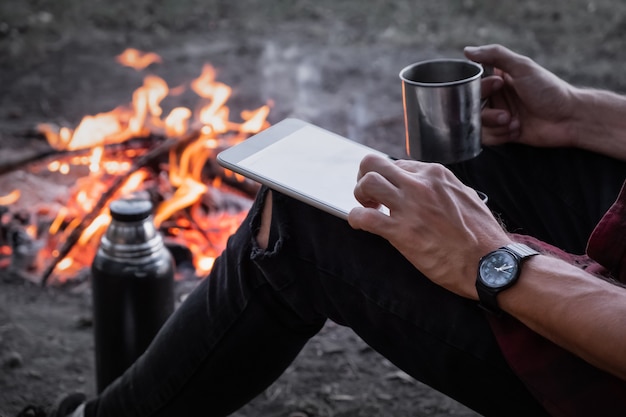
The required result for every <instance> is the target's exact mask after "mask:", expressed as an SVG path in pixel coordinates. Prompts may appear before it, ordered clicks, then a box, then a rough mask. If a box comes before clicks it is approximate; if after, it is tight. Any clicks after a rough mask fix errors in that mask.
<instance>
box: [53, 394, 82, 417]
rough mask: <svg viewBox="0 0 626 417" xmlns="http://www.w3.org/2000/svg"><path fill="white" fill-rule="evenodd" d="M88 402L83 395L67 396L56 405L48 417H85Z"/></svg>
mask: <svg viewBox="0 0 626 417" xmlns="http://www.w3.org/2000/svg"><path fill="white" fill-rule="evenodd" d="M86 400H87V397H86V396H85V394H82V393H74V394H69V395H66V396H64V397H62V398H60V399H59V400H58V401H57V402H56V403H55V405H54V406H53V407H52V409H51V410H50V412H49V413H48V416H47V417H83V415H84V414H83V409H84V405H83V404H85V401H86Z"/></svg>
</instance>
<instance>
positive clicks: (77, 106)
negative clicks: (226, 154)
mask: <svg viewBox="0 0 626 417" xmlns="http://www.w3.org/2000/svg"><path fill="white" fill-rule="evenodd" d="M625 35H626V2H622V1H621V0H554V1H551V2H546V1H535V0H526V1H516V2H508V1H497V0H440V1H428V0H397V1H394V2H391V1H383V0H364V1H355V0H351V1H343V2H337V1H334V0H296V1H292V2H289V1H285V0H266V1H260V0H242V1H238V2H229V1H227V0H204V1H199V0H158V1H155V0H151V1H148V0H131V1H120V0H108V1H106V2H104V1H95V0H94V1H90V2H84V1H81V0H54V1H53V0H20V1H18V0H5V1H3V2H1V3H0V162H1V163H6V162H7V161H9V160H10V159H11V158H17V157H21V156H24V155H28V154H29V153H31V152H35V151H36V150H37V149H40V148H41V147H45V144H43V143H42V142H41V141H40V140H39V139H37V138H36V137H34V135H33V134H32V132H33V129H34V127H35V126H36V125H37V124H38V123H42V122H53V123H57V124H62V125H68V126H75V125H76V123H77V122H78V121H79V120H80V119H81V118H82V116H84V115H86V114H96V113H98V112H102V111H108V110H111V109H112V108H114V107H116V106H117V105H119V104H124V103H127V102H129V101H130V94H131V92H132V91H133V90H134V89H135V88H137V87H138V86H140V85H141V79H142V78H143V76H144V75H145V74H146V72H141V73H138V72H136V71H134V70H131V69H129V68H124V67H121V66H120V65H118V64H117V63H116V62H115V61H114V57H115V56H116V55H117V54H119V53H120V52H121V51H122V50H124V49H125V48H127V47H134V48H138V49H141V50H144V51H153V52H156V53H158V54H159V55H160V56H161V57H162V58H163V63H162V64H160V65H157V66H153V67H151V68H150V72H152V73H155V74H157V75H159V76H161V77H163V78H164V79H165V80H167V81H168V83H169V84H170V85H177V84H179V83H183V82H187V81H189V80H190V79H192V78H195V77H197V76H198V75H199V73H200V70H201V67H202V64H204V63H205V62H209V63H211V64H213V65H214V66H215V67H216V68H217V69H218V71H219V75H218V79H219V80H220V81H223V82H225V83H227V84H229V85H231V86H233V87H234V89H235V91H234V95H233V97H232V99H231V102H230V105H231V107H232V109H233V111H234V114H237V112H238V111H239V110H243V109H251V108H256V107H258V106H259V105H262V104H264V103H266V102H267V101H268V100H271V101H272V102H273V103H274V105H273V108H272V112H271V114H270V121H271V122H276V121H279V120H281V119H282V118H284V117H287V116H292V117H299V118H302V119H305V120H308V121H311V122H313V123H316V124H319V125H320V126H323V127H325V128H327V129H330V130H333V131H336V132H338V133H340V134H343V135H345V136H348V137H350V138H351V139H354V140H356V141H359V142H362V143H365V144H368V145H370V146H373V147H376V148H379V149H381V150H383V151H385V152H388V153H390V154H394V155H397V156H402V155H403V144H402V141H403V121H402V107H401V102H400V94H401V93H400V85H399V81H398V75H397V74H398V72H399V71H400V69H401V68H402V67H404V66H405V65H407V64H409V63H411V62H413V61H416V60H420V59H424V58H429V57H438V56H460V55H461V50H462V47H463V46H464V45H467V44H484V43H496V42H497V43H502V44H504V45H507V46H509V47H511V48H513V49H515V50H517V51H519V52H522V53H525V54H527V55H529V56H531V57H533V58H535V59H536V60H537V61H539V62H540V63H542V64H543V65H545V66H547V67H548V68H550V69H552V70H553V71H554V72H556V73H557V74H558V75H560V76H562V77H563V78H565V79H567V80H569V81H571V82H572V83H576V84H582V85H586V86H590V87H603V88H610V89H613V90H616V91H620V92H623V91H626V78H625V77H624V68H626V48H624V46H625V39H626V37H625ZM181 104H185V103H181ZM28 175H30V174H29V173H27V172H26V173H21V174H20V175H16V174H15V173H9V174H4V176H3V177H4V178H2V176H0V195H2V194H3V193H4V192H8V191H10V189H9V188H11V187H19V186H20V185H24V184H25V182H23V181H24V178H25V176H26V177H28ZM56 186H60V187H63V185H62V184H61V185H59V184H56ZM2 187H4V188H2ZM31 197H32V196H31ZM88 285H89V284H88V282H87V283H83V284H80V285H76V286H71V287H62V288H61V287H48V288H41V287H40V286H37V285H34V284H32V283H29V282H26V281H23V280H20V279H16V278H15V277H12V276H11V275H9V274H8V273H6V272H3V271H0V417H9V416H14V415H15V414H16V413H17V412H18V411H19V410H20V409H22V408H23V407H24V406H26V405H27V404H36V405H45V404H46V403H48V402H50V401H51V400H53V399H54V398H55V397H56V396H57V395H58V394H59V393H62V392H69V391H74V390H81V391H84V392H86V393H88V394H92V393H93V392H94V381H93V380H94V369H93V340H92V333H91V332H92V328H91V311H90V294H89V286H88ZM511 406H512V407H515V405H514V404H512V405H511ZM450 415H458V416H468V417H469V416H475V415H476V413H474V412H473V411H471V410H469V409H467V408H465V407H464V406H462V405H461V404H458V403H457V402H455V401H453V400H452V399H450V398H448V397H446V396H445V395H443V394H440V393H438V392H435V391H433V390H432V389H430V388H429V387H427V386H425V385H423V384H421V383H419V382H416V381H414V380H412V379H411V378H410V377H407V375H405V374H404V373H402V372H401V371H399V370H398V369H397V368H395V367H394V366H393V365H392V364H390V363H389V362H388V361H386V360H385V359H384V358H382V357H381V356H380V355H378V354H377V353H376V352H374V351H373V350H372V349H370V348H369V347H368V346H366V345H365V344H364V343H363V342H362V341H360V339H358V337H357V336H356V335H354V333H352V332H351V330H349V329H345V328H342V327H339V326H337V325H334V324H332V323H329V324H328V326H326V327H325V328H324V330H323V331H322V332H321V333H320V334H319V335H318V336H316V337H315V338H313V339H312V340H311V341H310V343H309V344H308V345H307V346H306V347H305V349H304V350H303V352H302V353H301V355H300V356H299V357H298V358H297V360H296V361H295V362H294V363H293V365H292V366H291V367H290V368H289V369H288V370H287V372H286V373H285V374H284V375H283V376H282V377H281V378H280V379H279V380H278V381H277V382H276V383H275V384H274V385H272V386H271V387H270V388H268V390H267V391H266V392H265V393H263V394H261V395H260V396H259V397H258V398H256V399H255V400H254V401H253V402H252V403H251V404H249V405H248V406H246V407H245V408H243V409H242V410H240V411H239V412H237V413H236V414H235V416H237V417H243V416H276V417H278V416H292V417H296V416H320V417H322V416H324V417H329V416H346V417H347V416H368V417H369V416H398V417H399V416H450Z"/></svg>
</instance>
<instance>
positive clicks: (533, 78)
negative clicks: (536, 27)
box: [465, 45, 576, 147]
mask: <svg viewBox="0 0 626 417" xmlns="http://www.w3.org/2000/svg"><path fill="white" fill-rule="evenodd" d="M465 55H466V56H467V57H468V58H469V59H471V60H473V61H476V62H480V63H482V64H485V65H490V66H493V67H494V68H495V75H494V76H491V77H486V78H485V79H484V80H483V83H482V93H483V98H488V99H489V103H490V106H488V107H487V108H485V109H484V110H483V113H482V125H483V143H484V144H485V145H498V144H502V143H506V142H519V143H524V144H527V145H533V146H545V147H561V146H572V145H573V141H574V138H573V136H572V134H571V129H572V126H571V122H572V120H571V119H572V118H573V117H574V115H575V110H576V108H575V107H576V104H575V103H576V100H575V91H576V89H575V88H574V87H572V86H571V85H570V84H568V83H566V82H565V81H563V80H561V79H560V78H558V77H557V76H556V75H554V74H553V73H551V72H550V71H548V70H546V69H545V68H543V67H541V66H539V65H538V64H537V63H535V62H534V61H533V60H531V59H530V58H527V57H525V56H522V55H519V54H516V53H514V52H512V51H511V50H509V49H507V48H505V47H503V46H500V45H487V46H481V47H467V48H465Z"/></svg>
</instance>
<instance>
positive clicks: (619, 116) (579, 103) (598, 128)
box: [569, 88, 626, 160]
mask: <svg viewBox="0 0 626 417" xmlns="http://www.w3.org/2000/svg"><path fill="white" fill-rule="evenodd" d="M575 97H576V99H575V100H576V105H575V110H574V117H573V119H572V123H571V124H570V126H569V130H570V135H571V138H572V142H573V145H574V146H575V147H578V148H581V149H586V150H589V151H592V152H596V153H600V154H604V155H608V156H611V157H614V158H618V159H621V160H626V96H622V95H618V94H614V93H612V92H609V91H601V90H593V89H582V88H581V89H576V92H575Z"/></svg>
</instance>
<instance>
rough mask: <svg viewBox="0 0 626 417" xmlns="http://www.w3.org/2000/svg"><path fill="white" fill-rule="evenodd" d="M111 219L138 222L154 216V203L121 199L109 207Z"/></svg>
mask: <svg viewBox="0 0 626 417" xmlns="http://www.w3.org/2000/svg"><path fill="white" fill-rule="evenodd" d="M109 210H110V211H111V217H113V219H115V220H118V221H120V222H138V221H141V220H144V219H146V218H148V216H150V215H151V214H152V203H151V202H150V201H148V200H143V199H128V200H126V199H120V200H115V201H112V202H111V204H110V205H109Z"/></svg>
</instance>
